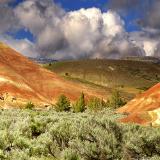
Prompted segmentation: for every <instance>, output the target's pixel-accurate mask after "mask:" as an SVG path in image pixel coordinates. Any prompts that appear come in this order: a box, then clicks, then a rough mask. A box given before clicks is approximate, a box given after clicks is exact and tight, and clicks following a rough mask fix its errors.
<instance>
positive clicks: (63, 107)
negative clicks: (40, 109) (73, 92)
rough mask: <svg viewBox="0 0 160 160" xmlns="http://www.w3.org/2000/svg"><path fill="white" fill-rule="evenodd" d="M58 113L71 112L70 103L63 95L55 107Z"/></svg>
mask: <svg viewBox="0 0 160 160" xmlns="http://www.w3.org/2000/svg"><path fill="white" fill-rule="evenodd" d="M55 109H56V111H57V112H62V111H70V101H69V99H68V98H67V97H66V96H65V95H61V96H60V97H59V99H58V102H57V103H56V105H55Z"/></svg>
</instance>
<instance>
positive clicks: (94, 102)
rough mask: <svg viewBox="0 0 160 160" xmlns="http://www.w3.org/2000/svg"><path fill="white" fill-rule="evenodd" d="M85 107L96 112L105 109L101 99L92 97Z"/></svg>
mask: <svg viewBox="0 0 160 160" xmlns="http://www.w3.org/2000/svg"><path fill="white" fill-rule="evenodd" d="M87 107H88V108H89V110H92V111H98V110H102V109H104V108H105V107H106V103H105V102H104V101H103V99H99V98H96V97H94V98H91V99H90V100H89V102H88V104H87Z"/></svg>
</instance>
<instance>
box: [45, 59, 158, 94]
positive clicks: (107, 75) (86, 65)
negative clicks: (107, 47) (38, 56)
mask: <svg viewBox="0 0 160 160" xmlns="http://www.w3.org/2000/svg"><path fill="white" fill-rule="evenodd" d="M44 67H45V68H47V69H49V70H51V71H54V72H56V73H58V74H59V75H61V76H64V77H66V78H67V79H71V80H75V81H80V82H83V83H90V84H95V85H99V86H102V87H106V88H111V89H113V88H118V89H119V90H121V91H123V92H126V93H128V95H132V96H133V95H136V94H137V93H139V92H141V91H144V90H146V89H148V88H150V87H151V86H153V85H154V84H156V83H158V82H159V81H160V64H154V63H149V62H138V61H128V60H99V59H95V60H79V61H63V62H54V63H50V64H46V65H44Z"/></svg>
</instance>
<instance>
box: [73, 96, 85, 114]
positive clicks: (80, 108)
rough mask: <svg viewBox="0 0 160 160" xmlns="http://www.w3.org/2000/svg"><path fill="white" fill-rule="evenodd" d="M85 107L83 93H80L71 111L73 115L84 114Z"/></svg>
mask: <svg viewBox="0 0 160 160" xmlns="http://www.w3.org/2000/svg"><path fill="white" fill-rule="evenodd" d="M85 106H86V105H85V99H84V93H81V96H80V98H79V99H78V100H77V102H76V103H75V104H74V105H73V111H74V112H75V113H77V112H84V111H85Z"/></svg>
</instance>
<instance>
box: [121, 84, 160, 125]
mask: <svg viewBox="0 0 160 160" xmlns="http://www.w3.org/2000/svg"><path fill="white" fill-rule="evenodd" d="M159 110H160V83H158V84H157V85H155V86H154V87H152V88H151V89H149V90H148V91H146V92H145V93H143V94H141V95H140V96H137V97H136V98H135V99H133V100H132V101H130V102H129V103H128V104H127V105H125V106H124V107H122V108H120V109H118V112H120V113H128V114H129V116H128V117H127V118H124V119H122V121H123V122H136V123H140V124H147V123H151V122H155V121H157V119H159V118H160V117H159V116H158V115H159V113H158V112H159ZM154 113H155V114H154Z"/></svg>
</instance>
